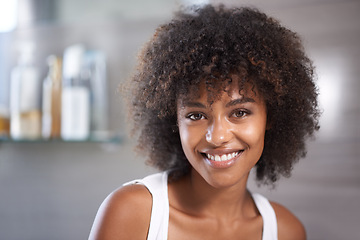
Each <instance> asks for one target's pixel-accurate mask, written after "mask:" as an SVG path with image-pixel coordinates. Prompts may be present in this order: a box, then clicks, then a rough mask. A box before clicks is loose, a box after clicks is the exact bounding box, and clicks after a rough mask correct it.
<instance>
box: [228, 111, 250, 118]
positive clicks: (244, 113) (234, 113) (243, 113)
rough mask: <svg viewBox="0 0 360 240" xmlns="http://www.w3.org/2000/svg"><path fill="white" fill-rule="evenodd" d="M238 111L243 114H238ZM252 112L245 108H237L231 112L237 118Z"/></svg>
mask: <svg viewBox="0 0 360 240" xmlns="http://www.w3.org/2000/svg"><path fill="white" fill-rule="evenodd" d="M237 113H241V116H236V114H237ZM249 114H250V112H249V111H248V110H245V109H236V110H234V111H233V112H232V113H231V116H234V117H236V118H243V117H246V116H247V115H249Z"/></svg>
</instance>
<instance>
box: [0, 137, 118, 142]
mask: <svg viewBox="0 0 360 240" xmlns="http://www.w3.org/2000/svg"><path fill="white" fill-rule="evenodd" d="M123 141H124V138H123V137H122V136H112V137H106V138H104V137H89V138H87V139H84V140H64V139H61V138H57V139H41V138H39V139H12V138H9V137H4V136H2V137H0V143H113V144H120V143H122V142H123Z"/></svg>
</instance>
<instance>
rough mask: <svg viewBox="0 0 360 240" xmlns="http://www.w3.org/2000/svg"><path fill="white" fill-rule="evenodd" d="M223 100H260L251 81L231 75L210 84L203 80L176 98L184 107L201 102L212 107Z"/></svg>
mask: <svg viewBox="0 0 360 240" xmlns="http://www.w3.org/2000/svg"><path fill="white" fill-rule="evenodd" d="M224 98H228V99H229V100H230V99H243V100H246V101H248V102H257V101H260V100H261V99H262V98H261V96H259V93H258V91H257V89H256V87H255V85H254V84H253V83H252V82H251V81H249V80H244V79H239V77H238V76H236V75H233V76H232V77H231V78H230V79H228V80H222V81H221V80H220V81H217V82H215V83H214V82H211V83H210V84H209V83H208V82H207V81H205V80H203V81H201V82H200V83H199V84H196V85H190V86H189V89H188V92H187V93H186V94H183V95H181V96H180V97H179V98H178V103H180V104H181V105H184V104H185V105H186V103H188V102H194V101H201V102H207V103H208V104H209V105H212V104H213V103H214V102H216V101H219V100H221V99H224Z"/></svg>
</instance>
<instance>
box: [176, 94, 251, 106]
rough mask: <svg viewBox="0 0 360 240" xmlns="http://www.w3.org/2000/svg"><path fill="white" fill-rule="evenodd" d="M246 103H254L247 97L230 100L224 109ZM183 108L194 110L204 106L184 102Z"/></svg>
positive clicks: (198, 103) (197, 103)
mask: <svg viewBox="0 0 360 240" xmlns="http://www.w3.org/2000/svg"><path fill="white" fill-rule="evenodd" d="M248 102H255V100H254V99H253V98H249V97H243V98H237V99H234V100H231V101H230V102H228V103H227V104H226V105H225V107H232V106H235V105H237V104H242V103H248ZM183 106H186V107H194V108H206V106H205V105H204V104H202V103H200V102H192V101H184V103H183Z"/></svg>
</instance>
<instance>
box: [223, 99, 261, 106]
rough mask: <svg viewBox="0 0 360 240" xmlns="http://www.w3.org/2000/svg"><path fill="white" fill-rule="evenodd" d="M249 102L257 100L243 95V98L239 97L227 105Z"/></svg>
mask: <svg viewBox="0 0 360 240" xmlns="http://www.w3.org/2000/svg"><path fill="white" fill-rule="evenodd" d="M249 102H252V103H253V102H255V100H254V99H253V98H249V97H243V98H237V99H234V100H232V101H230V102H228V103H227V104H226V105H225V107H231V106H234V105H237V104H241V103H249Z"/></svg>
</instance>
